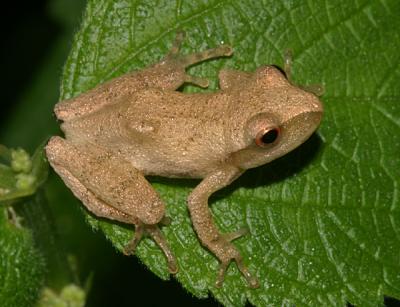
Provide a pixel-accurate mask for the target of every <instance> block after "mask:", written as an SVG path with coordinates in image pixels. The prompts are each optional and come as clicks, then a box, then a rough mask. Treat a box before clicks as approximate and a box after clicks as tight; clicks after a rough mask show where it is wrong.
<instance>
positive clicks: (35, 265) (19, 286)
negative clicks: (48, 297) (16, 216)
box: [0, 207, 45, 307]
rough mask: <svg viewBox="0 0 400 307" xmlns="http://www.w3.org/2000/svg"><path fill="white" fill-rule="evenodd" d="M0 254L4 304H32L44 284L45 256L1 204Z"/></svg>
mask: <svg viewBox="0 0 400 307" xmlns="http://www.w3.org/2000/svg"><path fill="white" fill-rule="evenodd" d="M0 255H1V257H0V302H1V306H4V307H14V306H30V305H32V303H33V302H34V301H35V300H36V298H37V296H38V294H39V290H40V288H41V287H42V285H43V283H44V276H45V266H44V261H43V257H42V255H41V254H40V253H39V252H38V250H37V249H36V248H35V247H34V242H33V237H32V234H31V232H30V231H29V230H28V229H26V228H20V227H17V226H16V225H15V224H13V223H11V222H10V221H9V220H8V216H7V210H6V208H5V207H0Z"/></svg>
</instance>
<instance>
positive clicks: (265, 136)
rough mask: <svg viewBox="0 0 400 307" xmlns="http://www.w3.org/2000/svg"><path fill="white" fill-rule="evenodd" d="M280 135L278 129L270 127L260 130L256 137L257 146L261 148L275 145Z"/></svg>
mask: <svg viewBox="0 0 400 307" xmlns="http://www.w3.org/2000/svg"><path fill="white" fill-rule="evenodd" d="M279 134H280V129H279V128H278V127H268V128H264V129H262V130H260V131H259V132H258V133H257V135H256V140H255V141H256V144H257V146H260V147H266V146H268V145H271V144H273V143H275V142H276V141H277V140H278V138H279Z"/></svg>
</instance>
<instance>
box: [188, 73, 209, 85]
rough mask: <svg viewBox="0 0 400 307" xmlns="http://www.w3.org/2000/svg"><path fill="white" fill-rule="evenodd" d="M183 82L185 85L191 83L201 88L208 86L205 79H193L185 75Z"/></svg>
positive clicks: (193, 77)
mask: <svg viewBox="0 0 400 307" xmlns="http://www.w3.org/2000/svg"><path fill="white" fill-rule="evenodd" d="M184 81H185V82H186V83H191V84H194V85H197V86H199V87H202V88H207V87H208V85H209V81H208V80H207V79H206V78H200V77H195V76H191V75H187V74H186V75H185V79H184Z"/></svg>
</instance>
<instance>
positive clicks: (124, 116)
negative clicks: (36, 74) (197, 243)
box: [46, 34, 322, 287]
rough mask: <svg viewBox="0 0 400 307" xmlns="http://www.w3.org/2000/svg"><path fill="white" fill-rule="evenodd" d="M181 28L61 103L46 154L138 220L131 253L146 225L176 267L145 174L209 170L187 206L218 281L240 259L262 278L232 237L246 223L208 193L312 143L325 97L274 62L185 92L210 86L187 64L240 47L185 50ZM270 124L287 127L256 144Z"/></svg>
mask: <svg viewBox="0 0 400 307" xmlns="http://www.w3.org/2000/svg"><path fill="white" fill-rule="evenodd" d="M182 38H183V36H182V35H180V34H178V37H177V41H176V42H175V44H174V45H173V47H172V50H171V53H170V54H169V55H167V56H166V57H165V58H164V59H163V60H162V61H161V62H160V63H157V64H155V65H153V66H151V67H149V68H147V69H145V70H142V71H139V72H134V73H130V74H127V75H124V76H121V77H119V78H116V79H113V80H111V81H109V82H107V83H105V84H102V85H99V86H98V87H96V88H95V89H93V90H91V91H89V92H87V93H84V94H82V95H80V96H78V97H76V98H73V99H71V100H66V101H62V102H60V103H58V104H57V105H56V107H55V113H56V115H57V117H58V118H59V119H61V120H63V124H62V130H63V131H64V132H65V139H62V138H60V137H53V138H51V140H50V141H49V143H48V145H47V147H46V152H47V156H48V159H49V162H50V164H51V165H52V167H53V168H54V169H55V171H56V172H57V173H58V174H59V175H60V176H61V177H62V179H63V180H64V182H65V183H66V185H67V186H68V187H69V188H70V189H71V190H72V191H73V193H74V194H75V195H76V196H77V197H78V198H79V199H80V200H81V201H82V202H83V203H84V205H85V206H86V207H87V208H88V209H89V210H90V211H91V212H93V213H94V214H96V215H98V216H102V217H106V218H109V219H115V220H118V221H121V222H125V223H130V224H135V225H136V232H135V238H134V239H133V240H132V242H130V243H129V245H128V246H127V248H126V252H127V253H130V252H133V251H134V248H135V246H136V245H137V243H138V242H139V240H140V239H141V236H142V234H143V232H147V233H149V234H150V235H151V236H152V237H153V239H154V240H155V241H156V242H157V243H158V244H159V246H160V247H161V248H162V250H163V251H164V253H165V255H166V257H167V260H168V265H169V269H170V271H171V272H172V273H175V272H176V271H177V266H176V261H175V257H174V256H173V254H172V252H171V251H170V249H169V247H168V244H167V242H166V240H165V238H164V237H163V235H162V233H161V232H160V230H159V228H158V226H157V225H158V224H159V223H160V222H161V221H162V219H163V218H164V214H165V207H164V204H163V202H162V200H161V199H160V197H159V196H158V194H157V193H156V192H155V190H154V189H153V188H152V187H151V185H150V184H149V183H148V181H147V180H146V179H145V177H144V176H146V175H159V176H165V177H178V178H203V180H202V181H201V183H200V184H199V185H198V186H197V187H196V188H195V189H194V190H193V191H192V193H191V194H190V195H189V197H188V207H189V211H190V214H191V218H192V222H193V226H194V228H195V230H196V232H197V234H198V236H199V239H200V240H201V242H202V243H203V245H205V246H206V247H207V248H208V249H209V250H210V251H212V252H213V253H214V254H215V255H216V257H217V258H218V259H219V260H220V262H221V265H220V269H219V272H218V277H217V282H216V285H217V286H221V285H222V282H223V279H224V274H225V271H226V269H227V267H228V265H229V263H230V262H231V261H232V260H235V261H236V263H237V265H238V267H239V269H240V271H241V272H242V274H243V275H244V277H245V278H246V280H247V281H248V283H249V285H250V286H251V287H257V286H258V281H257V278H256V277H254V276H253V275H251V274H250V273H249V271H248V269H247V267H246V266H245V265H244V264H243V260H242V257H241V256H240V253H239V252H238V250H237V249H236V248H235V246H234V245H233V244H232V243H231V242H230V241H231V240H233V239H235V238H237V237H239V236H241V235H243V234H244V231H243V230H239V231H237V232H234V233H231V234H221V233H220V232H219V231H218V229H217V228H216V226H215V224H214V222H213V219H212V216H211V214H210V211H209V209H208V198H209V196H210V195H211V194H212V193H214V192H215V191H217V190H219V189H221V188H223V187H225V186H227V185H229V184H230V183H231V182H232V181H233V180H235V179H236V178H238V177H239V176H240V175H241V174H242V173H243V172H244V171H245V170H246V169H249V168H253V167H257V166H259V165H262V164H265V163H268V162H270V161H272V160H274V159H276V158H278V157H280V156H282V155H284V154H286V153H287V152H289V151H291V150H292V149H294V148H295V147H297V146H298V145H300V144H301V143H303V142H304V141H305V140H306V139H307V138H308V137H309V136H310V135H311V134H312V133H313V132H314V131H315V129H316V128H317V127H318V125H319V123H320V120H321V117H322V105H321V103H320V101H319V100H318V98H317V97H316V96H315V95H314V94H312V93H310V92H307V91H304V90H302V89H300V88H298V87H296V86H294V85H293V84H292V83H290V82H289V81H288V80H287V79H286V78H285V77H284V75H283V74H282V73H281V72H280V71H279V70H277V69H276V68H274V67H273V66H264V67H261V68H259V69H258V70H257V71H256V72H254V73H245V72H240V71H233V70H222V71H221V72H220V74H219V78H220V87H221V90H220V91H218V92H215V93H200V94H184V93H181V92H178V91H176V89H177V88H178V87H180V86H181V85H182V84H183V83H185V82H191V83H195V84H198V85H200V86H207V82H206V80H203V79H200V78H196V77H192V76H188V75H186V73H185V68H186V67H187V66H190V65H192V64H195V63H197V62H200V61H203V60H206V59H209V58H214V57H219V56H227V55H230V54H231V49H230V48H229V47H227V46H220V47H217V48H215V49H211V50H208V51H204V52H200V53H197V54H192V55H188V56H181V55H180V54H179V52H178V51H179V44H180V42H181V40H182ZM271 129H277V131H279V135H278V137H277V139H276V140H275V141H274V142H272V143H271V144H262V146H260V144H259V143H258V144H257V142H256V141H255V140H256V139H257V138H258V135H260V131H261V132H262V133H264V132H263V131H269V130H271ZM258 141H259V140H258Z"/></svg>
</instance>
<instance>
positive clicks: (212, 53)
mask: <svg viewBox="0 0 400 307" xmlns="http://www.w3.org/2000/svg"><path fill="white" fill-rule="evenodd" d="M232 53H233V50H232V47H230V46H228V45H220V46H218V47H215V48H211V49H208V50H204V51H200V52H195V53H191V54H188V55H184V56H182V57H181V58H180V62H181V63H182V64H183V65H184V66H185V67H188V66H191V65H194V64H196V63H200V62H203V61H206V60H209V59H214V58H219V57H226V56H231V55H232Z"/></svg>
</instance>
